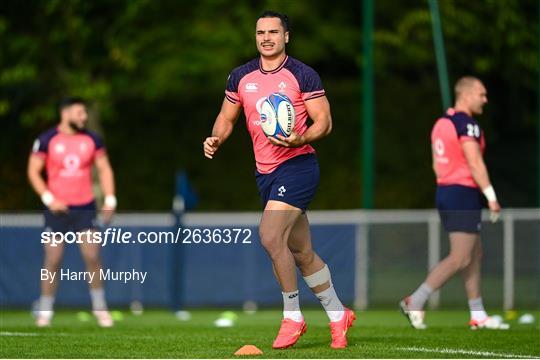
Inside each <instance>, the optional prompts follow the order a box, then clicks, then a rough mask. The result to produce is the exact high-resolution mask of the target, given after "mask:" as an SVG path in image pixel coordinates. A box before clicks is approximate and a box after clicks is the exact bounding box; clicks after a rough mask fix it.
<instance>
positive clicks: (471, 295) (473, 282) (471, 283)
mask: <svg viewBox="0 0 540 360" xmlns="http://www.w3.org/2000/svg"><path fill="white" fill-rule="evenodd" d="M481 267H482V242H481V241H480V237H479V236H477V237H476V239H475V240H474V248H473V251H472V257H471V262H470V264H469V265H468V266H467V267H465V268H464V269H463V270H462V271H461V274H462V276H463V283H464V285H465V292H466V293H467V298H468V299H469V300H471V299H477V298H479V297H480V296H481V295H480V280H481V279H480V277H481V276H480V273H481Z"/></svg>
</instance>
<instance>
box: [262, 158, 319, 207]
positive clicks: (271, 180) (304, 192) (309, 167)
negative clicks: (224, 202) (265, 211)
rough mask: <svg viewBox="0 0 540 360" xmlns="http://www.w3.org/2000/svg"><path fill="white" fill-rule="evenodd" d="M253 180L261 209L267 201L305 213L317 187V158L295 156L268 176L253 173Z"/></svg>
mask: <svg viewBox="0 0 540 360" xmlns="http://www.w3.org/2000/svg"><path fill="white" fill-rule="evenodd" d="M255 179H256V181H257V187H258V188H259V196H260V197H261V201H262V203H263V207H265V206H266V203H267V202H268V201H269V200H276V201H281V202H284V203H287V204H289V205H291V206H294V207H296V208H298V209H300V210H302V211H305V210H306V209H307V207H308V206H309V203H310V202H311V200H313V197H314V196H315V192H316V191H317V186H318V185H319V164H318V162H317V156H316V155H315V154H303V155H299V156H295V157H293V158H291V159H289V160H287V161H285V162H283V163H282V164H280V165H279V166H278V167H277V168H276V170H274V171H273V172H271V173H269V174H261V173H259V172H258V171H255Z"/></svg>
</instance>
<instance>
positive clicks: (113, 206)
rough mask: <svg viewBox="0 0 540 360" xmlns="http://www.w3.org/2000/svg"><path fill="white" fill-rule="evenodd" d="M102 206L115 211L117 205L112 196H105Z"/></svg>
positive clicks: (114, 197)
mask: <svg viewBox="0 0 540 360" xmlns="http://www.w3.org/2000/svg"><path fill="white" fill-rule="evenodd" d="M104 205H105V207H106V208H109V209H116V205H117V201H116V196H114V195H107V196H105V202H104Z"/></svg>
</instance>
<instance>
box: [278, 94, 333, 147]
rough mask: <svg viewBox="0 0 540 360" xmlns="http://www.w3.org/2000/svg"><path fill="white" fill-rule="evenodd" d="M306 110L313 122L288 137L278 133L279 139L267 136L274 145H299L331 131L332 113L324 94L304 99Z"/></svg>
mask: <svg viewBox="0 0 540 360" xmlns="http://www.w3.org/2000/svg"><path fill="white" fill-rule="evenodd" d="M304 104H305V106H306V110H307V112H308V115H309V117H310V118H311V120H313V124H311V126H310V127H308V129H307V130H306V132H305V133H303V134H302V135H300V134H297V133H296V132H294V131H293V132H292V133H291V135H289V137H283V136H280V135H278V137H279V140H278V139H275V138H273V137H268V139H269V140H270V142H272V144H274V145H280V146H285V147H299V146H302V145H305V144H310V143H312V142H314V141H316V140H319V139H322V138H323V137H325V136H327V135H328V134H330V133H331V132H332V115H331V113H330V103H329V102H328V99H327V97H326V96H320V97H317V98H314V99H310V100H306V101H305V103H304Z"/></svg>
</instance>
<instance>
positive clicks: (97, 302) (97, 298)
mask: <svg viewBox="0 0 540 360" xmlns="http://www.w3.org/2000/svg"><path fill="white" fill-rule="evenodd" d="M90 298H91V299H92V310H94V311H99V310H107V302H106V301H105V291H104V290H103V288H99V289H90Z"/></svg>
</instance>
